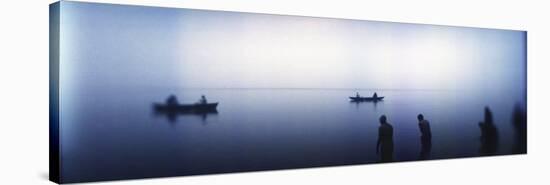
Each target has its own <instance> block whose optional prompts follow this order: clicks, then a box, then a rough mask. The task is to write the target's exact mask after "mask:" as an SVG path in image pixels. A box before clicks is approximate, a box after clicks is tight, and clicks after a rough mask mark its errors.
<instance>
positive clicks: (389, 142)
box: [376, 115, 393, 162]
mask: <svg viewBox="0 0 550 185" xmlns="http://www.w3.org/2000/svg"><path fill="white" fill-rule="evenodd" d="M379 121H380V126H379V127H378V141H377V142H376V154H380V162H391V161H393V127H392V126H391V125H390V124H389V123H388V122H387V118H386V116H385V115H382V116H380V119H379Z"/></svg>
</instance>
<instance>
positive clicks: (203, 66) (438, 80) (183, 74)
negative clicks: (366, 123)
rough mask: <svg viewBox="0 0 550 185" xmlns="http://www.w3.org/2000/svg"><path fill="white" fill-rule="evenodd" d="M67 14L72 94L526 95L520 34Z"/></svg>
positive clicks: (330, 22)
mask: <svg viewBox="0 0 550 185" xmlns="http://www.w3.org/2000/svg"><path fill="white" fill-rule="evenodd" d="M61 11H62V13H61V14H62V15H61V63H62V64H61V66H62V69H61V75H62V77H61V79H64V81H63V82H62V83H65V84H70V85H80V86H125V85H136V86H180V87H212V88H232V87H241V88H384V89H388V88H389V89H462V88H470V89H488V88H490V89H495V90H510V89H521V88H524V87H525V83H524V82H525V71H526V61H525V60H526V58H525V57H526V53H525V49H524V48H525V46H526V45H525V44H526V43H525V42H526V33H525V32H520V31H506V30H495V29H477V28H460V27H445V26H432V25H414V24H400V23H384V22H372V21H357V20H343V19H326V18H311V17H297V16H280V15H265V14H250V13H234V12H218V11H201V10H187V9H165V8H150V7H138V6H117V5H97V4H89V3H72V2H62V6H61ZM62 85H63V84H62Z"/></svg>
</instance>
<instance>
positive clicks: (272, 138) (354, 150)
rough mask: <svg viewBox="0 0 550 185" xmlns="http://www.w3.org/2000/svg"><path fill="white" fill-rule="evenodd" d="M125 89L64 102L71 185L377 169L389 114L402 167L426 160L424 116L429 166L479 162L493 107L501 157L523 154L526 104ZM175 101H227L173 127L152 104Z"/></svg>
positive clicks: (439, 97)
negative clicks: (517, 118) (519, 131)
mask: <svg viewBox="0 0 550 185" xmlns="http://www.w3.org/2000/svg"><path fill="white" fill-rule="evenodd" d="M125 91H126V92H120V90H117V91H116V92H115V91H112V92H111V91H109V90H104V91H100V92H99V91H87V92H81V93H79V94H76V95H74V97H78V98H74V100H72V99H69V98H67V99H65V100H62V109H63V110H62V111H61V113H62V115H61V117H62V124H61V125H62V126H61V146H62V151H61V157H62V160H61V161H63V163H62V164H61V165H62V174H63V176H64V177H65V178H66V179H65V180H66V181H67V182H70V181H82V180H87V181H94V180H114V179H125V178H140V177H159V176H172V175H192V174H205V173H222V172H237V171H251V170H267V169H286V168H300V167H316V166H330V165H348V164H364V163H375V162H377V161H378V159H379V157H378V156H377V154H376V152H375V149H376V140H377V134H378V126H379V123H378V118H379V116H380V115H382V114H385V115H387V116H388V122H389V123H390V124H392V125H393V127H394V143H395V147H394V150H395V152H394V159H395V161H410V160H418V159H419V157H420V152H421V144H420V143H421V142H420V132H419V129H418V122H417V120H416V115H417V114H418V113H422V114H424V115H425V117H426V119H427V120H429V121H430V123H431V129H432V135H433V139H432V149H431V151H429V155H428V158H430V159H442V158H454V157H470V156H480V155H483V154H482V153H480V150H481V149H482V148H481V147H482V146H481V142H480V136H481V131H480V128H479V126H478V123H479V122H480V121H483V119H484V117H483V116H484V114H483V108H484V107H485V106H486V105H487V106H489V107H490V108H491V110H492V112H493V116H494V120H495V125H496V127H497V129H498V140H497V146H496V151H495V154H512V153H515V151H514V143H515V141H514V134H515V133H514V127H513V124H512V112H513V108H514V105H515V104H516V103H518V101H512V100H506V101H504V100H503V99H502V97H481V96H465V95H464V94H463V93H462V92H461V91H443V90H431V91H427V90H377V93H378V95H379V96H385V97H386V98H385V99H384V101H382V102H378V103H372V102H364V103H351V102H349V101H348V98H347V97H348V96H350V95H351V96H352V95H354V94H355V91H354V90H349V89H177V88H173V89H170V88H166V89H158V88H157V89H155V90H150V89H139V88H134V89H132V88H128V89H126V90H125ZM167 92H168V93H167ZM359 92H361V93H363V94H364V95H367V96H370V95H371V93H372V92H373V91H372V90H371V91H366V90H364V91H359ZM170 93H173V94H175V95H177V96H178V98H179V101H180V102H184V103H193V102H196V101H197V100H198V98H199V97H200V95H201V94H205V95H206V96H207V98H208V100H209V101H210V102H220V104H219V106H218V112H217V113H210V114H202V115H196V114H187V115H178V116H176V117H173V118H172V119H170V117H169V116H167V115H165V114H158V113H155V112H154V111H153V109H152V103H153V102H163V101H164V99H165V98H166V97H167V95H168V94H170ZM63 101H65V103H63ZM519 103H520V104H521V103H523V104H524V103H525V102H522V101H520V102H519Z"/></svg>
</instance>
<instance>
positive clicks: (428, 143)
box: [416, 114, 432, 160]
mask: <svg viewBox="0 0 550 185" xmlns="http://www.w3.org/2000/svg"><path fill="white" fill-rule="evenodd" d="M416 118H418V128H419V129H420V143H421V144H422V145H421V150H420V157H419V158H420V160H423V159H428V158H429V156H430V152H431V150H432V130H431V128H430V122H429V121H428V120H425V119H424V115H422V114H418V116H417V117H416Z"/></svg>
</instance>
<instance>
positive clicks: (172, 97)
mask: <svg viewBox="0 0 550 185" xmlns="http://www.w3.org/2000/svg"><path fill="white" fill-rule="evenodd" d="M166 104H167V105H178V104H179V103H178V98H176V96H175V95H173V94H172V95H170V96H168V98H167V99H166Z"/></svg>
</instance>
